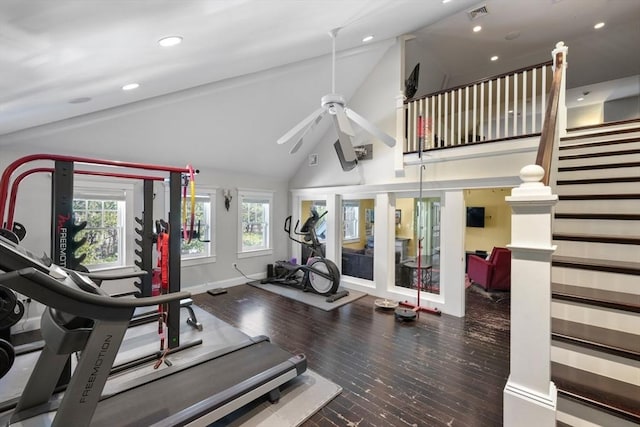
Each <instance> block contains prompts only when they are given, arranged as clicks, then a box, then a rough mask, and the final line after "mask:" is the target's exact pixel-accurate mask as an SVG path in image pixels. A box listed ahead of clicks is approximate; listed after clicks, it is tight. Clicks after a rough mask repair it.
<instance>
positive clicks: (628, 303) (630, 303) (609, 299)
mask: <svg viewBox="0 0 640 427" xmlns="http://www.w3.org/2000/svg"><path fill="white" fill-rule="evenodd" d="M551 292H552V294H553V295H554V296H558V297H561V296H565V297H572V298H575V299H579V300H584V301H585V302H588V301H593V302H602V303H605V304H610V305H619V306H620V308H621V309H623V310H629V311H638V312H640V294H637V295H636V294H630V293H627V292H616V291H610V290H606V289H595V288H589V287H586V286H575V285H565V284H563V283H552V284H551Z"/></svg>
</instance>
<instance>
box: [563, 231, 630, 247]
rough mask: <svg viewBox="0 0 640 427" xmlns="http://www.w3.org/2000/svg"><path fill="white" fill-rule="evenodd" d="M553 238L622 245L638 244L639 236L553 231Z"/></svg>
mask: <svg viewBox="0 0 640 427" xmlns="http://www.w3.org/2000/svg"><path fill="white" fill-rule="evenodd" d="M553 239H554V240H568V241H573V242H592V243H615V244H623V245H640V236H638V237H633V236H611V235H605V234H582V233H553Z"/></svg>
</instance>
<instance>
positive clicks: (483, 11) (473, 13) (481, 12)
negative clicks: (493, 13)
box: [467, 5, 489, 21]
mask: <svg viewBox="0 0 640 427" xmlns="http://www.w3.org/2000/svg"><path fill="white" fill-rule="evenodd" d="M488 14H489V11H488V10H487V6H486V5H485V6H480V7H477V8H475V9H473V10H470V11H468V12H467V16H469V19H470V20H472V21H473V20H474V19H478V18H480V17H481V16H485V15H488Z"/></svg>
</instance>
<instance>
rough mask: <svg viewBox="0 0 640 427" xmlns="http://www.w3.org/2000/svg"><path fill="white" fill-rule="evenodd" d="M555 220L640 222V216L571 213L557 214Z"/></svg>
mask: <svg viewBox="0 0 640 427" xmlns="http://www.w3.org/2000/svg"><path fill="white" fill-rule="evenodd" d="M554 218H559V219H569V218H571V219H611V220H620V221H635V220H640V214H619V213H613V212H612V213H577V212H576V213H571V212H556V213H555V214H554Z"/></svg>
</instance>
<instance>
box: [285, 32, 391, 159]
mask: <svg viewBox="0 0 640 427" xmlns="http://www.w3.org/2000/svg"><path fill="white" fill-rule="evenodd" d="M339 30H340V28H335V29H333V30H331V31H330V32H329V35H330V36H331V39H332V40H333V51H332V57H331V60H332V62H331V65H332V80H331V93H330V94H327V95H325V96H323V97H322V98H321V99H320V108H318V109H317V110H316V111H314V112H313V113H311V114H310V115H309V116H307V117H306V118H305V119H304V120H302V121H301V122H300V123H298V124H297V125H295V126H294V127H293V128H292V129H291V130H290V131H289V132H287V133H286V134H284V135H283V136H282V137H281V138H280V139H278V141H277V142H278V144H286V143H288V142H291V141H296V142H295V144H294V145H293V147H292V148H291V150H290V151H289V153H290V154H294V153H296V152H297V151H298V150H299V149H300V147H301V146H302V143H303V140H304V137H305V135H306V134H307V133H308V132H309V131H310V130H311V129H312V128H313V127H314V126H315V125H316V124H318V123H319V122H320V120H322V118H323V117H324V116H325V115H326V114H329V115H330V116H331V117H332V118H333V122H334V124H335V128H336V132H337V133H338V141H336V142H335V143H334V148H335V150H336V153H337V155H338V158H339V160H340V164H341V165H342V169H343V170H344V171H349V170H351V169H353V168H354V167H355V166H356V165H357V164H358V159H357V157H356V153H355V150H354V148H353V144H352V141H351V138H352V137H353V136H354V135H355V133H354V131H353V127H352V126H351V121H353V122H354V123H356V124H357V125H359V126H360V127H361V128H362V129H364V130H365V131H367V132H368V133H370V134H371V135H373V136H374V137H376V138H378V139H379V140H380V141H382V142H384V143H385V144H386V145H388V146H389V147H393V146H394V145H396V140H395V139H394V138H392V137H391V136H389V135H387V134H386V133H384V132H383V131H381V130H380V129H378V128H377V127H376V126H374V125H373V124H371V123H370V122H369V121H367V120H366V119H365V118H364V117H362V116H361V115H359V114H358V113H356V112H355V111H353V110H351V109H349V108H347V107H346V106H345V104H346V101H345V99H344V97H343V96H342V95H339V94H337V93H336V36H337V34H338V31H339Z"/></svg>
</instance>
